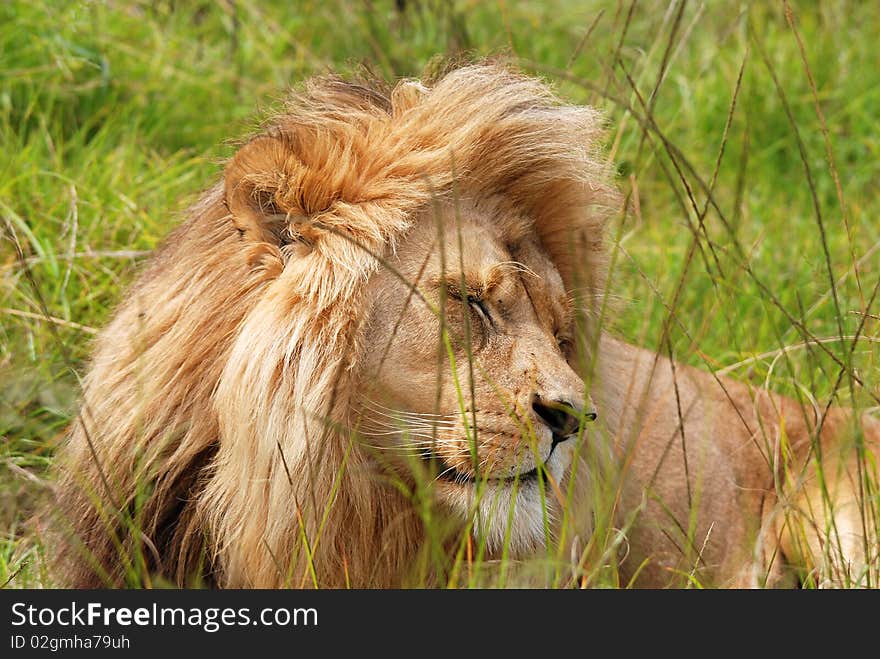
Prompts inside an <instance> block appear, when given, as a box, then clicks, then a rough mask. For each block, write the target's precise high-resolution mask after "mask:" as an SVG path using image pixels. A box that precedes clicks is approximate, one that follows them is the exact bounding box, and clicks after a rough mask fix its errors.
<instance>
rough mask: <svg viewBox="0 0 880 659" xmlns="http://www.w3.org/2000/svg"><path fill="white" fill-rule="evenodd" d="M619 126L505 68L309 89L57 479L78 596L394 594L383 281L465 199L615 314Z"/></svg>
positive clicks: (158, 277)
mask: <svg viewBox="0 0 880 659" xmlns="http://www.w3.org/2000/svg"><path fill="white" fill-rule="evenodd" d="M601 123H602V122H601V117H600V115H599V114H598V113H597V112H596V111H595V110H592V109H590V108H587V107H575V106H570V105H565V104H563V103H561V102H560V101H559V99H558V98H557V97H556V96H554V95H553V93H552V92H551V91H550V90H549V89H548V88H547V87H546V86H545V85H543V84H541V83H540V82H538V81H536V80H535V79H533V78H529V77H525V76H522V75H519V74H517V73H514V72H512V71H510V70H509V69H507V68H505V67H503V66H501V65H498V64H480V65H471V66H465V67H462V68H458V69H455V70H452V71H450V72H449V73H447V74H446V75H444V76H443V77H442V78H440V79H439V80H438V81H437V82H436V83H435V84H432V85H430V86H427V85H423V84H422V83H420V82H418V81H403V82H400V83H399V84H397V85H396V86H395V87H394V88H393V91H391V92H390V94H387V93H385V92H384V91H383V85H381V84H378V83H349V82H344V81H343V80H341V79H339V78H336V77H326V78H319V79H315V80H312V81H309V82H308V83H307V84H306V86H305V89H304V90H303V91H302V92H301V93H296V94H294V95H293V96H292V97H291V98H290V100H289V101H288V103H287V105H286V109H285V111H284V112H283V113H281V114H280V115H279V116H277V117H276V118H275V119H274V120H273V121H272V122H271V123H270V125H269V126H268V128H267V129H266V130H265V131H264V132H263V133H261V134H260V135H258V136H256V137H254V138H253V139H251V140H250V141H249V142H247V143H246V144H244V145H243V146H242V147H241V148H240V150H239V151H238V152H237V153H236V154H235V156H234V157H233V158H232V159H231V161H230V162H229V163H228V165H227V167H226V170H225V175H224V182H223V184H221V185H218V186H215V187H214V188H212V189H211V190H209V191H208V192H207V193H206V195H205V196H204V198H203V199H202V200H201V201H200V202H198V203H197V204H196V205H195V206H194V207H193V208H192V209H191V211H190V213H189V217H188V219H187V220H186V221H185V222H184V224H183V225H182V226H180V227H179V228H178V229H177V230H176V231H174V232H173V233H172V234H171V235H170V237H169V238H168V239H167V240H166V242H165V244H164V246H163V247H162V249H161V250H160V251H159V252H158V253H157V255H156V256H155V257H154V258H153V259H152V261H151V263H150V265H149V267H148V268H147V269H146V271H145V272H144V274H143V275H142V276H141V278H140V279H139V281H138V282H137V283H136V284H135V286H134V287H133V289H132V291H131V292H130V294H129V295H128V296H127V298H126V299H125V301H124V302H123V303H122V304H121V305H120V307H119V309H118V310H117V311H116V313H115V315H114V317H113V319H112V321H111V322H110V323H109V324H108V326H107V327H106V328H105V329H104V330H103V331H102V333H101V335H100V336H99V338H98V340H97V344H96V346H95V352H94V357H93V361H92V364H91V366H90V369H89V372H88V374H87V376H86V377H85V380H84V393H83V404H82V412H81V414H80V416H79V417H78V419H77V421H76V422H75V423H74V424H73V427H72V429H71V435H70V439H69V442H68V444H67V446H66V447H65V449H64V451H63V454H62V456H61V459H60V460H59V467H58V469H59V478H60V485H59V496H58V505H59V507H60V515H59V519H60V522H59V528H61V529H62V531H63V532H62V536H61V537H62V539H61V541H60V542H59V544H60V546H61V552H60V557H59V560H60V566H59V570H58V574H59V575H61V576H63V578H64V579H65V580H66V581H67V582H68V584H67V585H73V586H102V585H123V584H129V585H140V584H143V583H145V582H148V581H149V579H151V578H155V577H156V576H158V577H160V578H162V579H165V580H167V581H170V582H172V583H175V584H178V585H181V586H183V585H191V584H193V583H198V582H200V581H199V580H201V582H202V583H213V584H217V585H221V586H232V587H241V586H249V587H273V586H285V585H301V584H303V583H305V584H312V585H321V586H336V585H342V584H344V583H345V582H346V580H348V581H349V582H350V583H351V584H352V585H356V586H377V585H378V586H381V585H391V584H396V583H399V582H400V578H401V575H400V572H401V569H402V566H403V565H404V564H405V562H406V560H407V557H408V556H411V555H412V553H413V545H414V544H416V543H417V542H418V538H419V537H420V536H419V531H418V528H417V523H416V522H415V521H413V519H410V518H411V517H413V516H412V515H411V514H410V513H408V512H407V506H406V505H405V502H403V501H402V498H401V497H395V496H393V495H391V494H388V488H387V487H382V486H381V484H380V483H378V482H377V480H376V479H375V478H374V477H371V476H369V475H368V474H369V473H370V468H369V456H368V455H366V454H365V453H363V452H362V450H361V449H360V448H359V447H358V446H357V444H356V443H355V442H352V441H351V440H350V437H349V434H350V433H349V430H350V425H351V422H352V421H353V420H352V419H351V418H350V410H351V408H352V396H353V395H354V392H355V391H356V389H357V378H358V364H359V363H360V361H361V356H362V355H363V353H364V351H365V350H368V349H369V346H366V345H364V341H363V336H362V334H363V332H362V330H363V327H362V325H363V323H362V321H363V309H364V306H365V298H364V295H365V294H364V289H365V286H366V283H367V281H368V280H369V278H370V276H371V275H372V274H373V273H374V272H375V271H376V270H377V268H379V267H380V262H381V259H382V258H383V256H384V255H387V254H389V253H391V252H392V251H393V250H394V248H395V244H396V243H397V241H398V240H399V239H401V238H402V237H403V236H404V235H405V234H406V233H407V231H408V229H409V228H410V227H411V223H412V218H413V216H414V214H415V213H416V212H417V211H418V210H420V209H423V208H425V207H427V206H429V205H430V204H431V203H432V202H433V201H434V200H436V199H437V198H438V197H439V198H444V197H447V198H449V197H451V196H452V195H454V194H457V191H459V190H464V191H468V192H469V193H470V194H475V195H479V196H481V197H492V198H495V199H496V200H497V203H498V204H500V207H501V208H502V209H503V208H510V210H511V211H512V212H515V213H517V214H519V215H521V216H525V217H528V218H531V219H532V221H533V222H534V230H535V231H536V232H537V234H538V236H539V237H540V240H541V242H542V244H543V246H544V247H545V249H546V250H547V251H548V253H549V254H550V255H551V257H552V259H553V260H554V261H555V263H556V264H557V266H558V268H559V271H560V274H561V275H562V277H563V280H564V282H565V285H566V287H567V288H569V289H573V288H578V289H581V290H585V291H586V295H585V296H584V297H585V299H587V300H593V299H595V298H597V297H598V295H599V293H600V292H601V290H602V286H603V283H604V269H605V265H604V257H605V251H604V246H603V228H604V226H603V225H604V223H605V220H606V218H607V215H608V211H609V210H610V209H613V208H616V207H617V205H618V200H617V197H616V193H615V191H614V189H613V187H612V185H611V184H610V169H609V166H608V165H607V163H605V161H604V160H603V158H602V156H601V155H600V152H599V144H600V138H601ZM575 264H577V268H575ZM585 272H586V273H587V278H588V279H589V281H579V280H578V279H577V277H578V276H579V274H580V275H582V274H583V273H585ZM303 538H305V539H306V540H307V541H306V542H304V541H303ZM306 565H308V566H309V567H308V569H306V567H305V566H306Z"/></svg>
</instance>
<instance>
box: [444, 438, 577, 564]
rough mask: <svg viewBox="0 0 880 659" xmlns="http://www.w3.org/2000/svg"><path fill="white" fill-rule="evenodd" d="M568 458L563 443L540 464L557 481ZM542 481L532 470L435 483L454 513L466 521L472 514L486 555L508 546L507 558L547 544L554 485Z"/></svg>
mask: <svg viewBox="0 0 880 659" xmlns="http://www.w3.org/2000/svg"><path fill="white" fill-rule="evenodd" d="M571 458H572V448H571V447H570V446H568V445H567V444H561V445H558V446H557V447H556V449H555V450H554V451H553V453H552V455H551V456H550V458H549V459H548V460H547V462H546V463H545V464H544V467H545V469H546V473H547V474H548V475H549V476H550V478H552V480H553V481H555V482H556V483H557V484H558V483H560V482H561V480H562V478H563V476H564V475H565V473H566V471H567V470H568V467H569V465H570V464H571ZM541 480H542V479H541V478H540V477H538V476H537V475H535V476H532V477H530V478H527V479H524V480H490V481H485V482H482V483H476V482H466V483H452V482H443V483H438V489H437V494H438V498H439V499H440V501H441V503H443V504H444V505H445V506H446V507H448V508H450V509H451V510H452V511H453V513H454V514H455V515H456V516H460V517H461V518H462V519H463V520H465V521H467V520H469V519H470V518H473V529H474V535H475V536H476V537H477V538H478V539H479V540H480V541H482V542H484V543H485V546H486V551H487V553H488V554H489V556H490V557H492V556H498V555H500V554H502V552H503V551H504V549H505V548H506V550H507V552H506V553H507V554H508V555H509V556H510V557H512V558H522V557H526V556H529V555H531V554H533V553H535V552H537V551H539V550H541V549H543V548H544V547H545V546H546V543H547V540H548V538H547V527H548V526H549V527H550V529H552V527H553V522H554V520H555V515H556V510H557V509H558V503H557V501H556V499H557V496H556V494H555V488H554V486H553V485H552V484H551V483H550V482H549V480H548V479H547V478H546V477H544V478H543V483H542V482H541ZM542 490H543V492H542ZM545 520H546V522H547V524H545Z"/></svg>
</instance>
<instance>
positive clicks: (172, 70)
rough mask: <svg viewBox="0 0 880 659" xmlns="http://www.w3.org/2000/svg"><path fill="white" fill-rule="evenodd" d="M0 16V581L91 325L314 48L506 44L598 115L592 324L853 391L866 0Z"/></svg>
mask: <svg viewBox="0 0 880 659" xmlns="http://www.w3.org/2000/svg"><path fill="white" fill-rule="evenodd" d="M0 23H2V24H3V25H4V26H6V29H4V30H2V31H0V152H2V153H3V154H4V157H3V158H2V159H0V216H2V227H3V234H4V238H3V241H2V242H0V436H2V445H0V535H2V538H0V584H4V583H7V582H9V583H12V584H14V585H19V586H28V585H34V584H38V583H42V582H43V581H44V579H45V575H43V574H42V573H41V567H40V565H41V562H40V560H39V552H40V548H39V547H35V546H33V545H31V544H29V543H28V542H26V541H25V540H23V539H22V538H23V536H24V532H23V529H24V522H25V520H26V519H27V518H28V517H29V514H30V513H31V511H32V510H33V508H34V506H35V503H36V501H37V500H38V499H39V498H40V497H41V496H42V494H41V493H42V492H43V491H44V490H45V488H46V487H48V484H47V483H46V482H45V480H44V476H45V474H46V470H47V468H48V466H49V465H50V464H51V461H52V454H53V450H54V447H55V446H56V445H57V443H58V441H59V440H60V439H61V437H62V436H63V433H64V431H65V428H66V426H67V425H68V423H69V422H70V420H71V418H72V415H73V414H75V411H76V400H77V393H78V380H77V378H78V375H79V374H80V373H81V372H82V370H83V368H84V364H85V359H86V358H87V355H88V352H89V345H90V341H89V340H90V338H91V336H92V335H93V333H94V331H95V329H96V328H99V327H100V326H101V325H102V323H103V322H104V321H105V320H106V319H107V317H108V315H109V314H110V312H111V310H112V308H113V306H114V304H115V303H116V302H117V301H118V300H119V299H120V297H121V296H122V294H123V291H124V288H125V286H126V284H127V283H128V282H130V281H131V279H132V277H133V275H134V273H135V272H136V271H137V266H138V264H139V263H140V262H142V260H143V258H144V256H145V255H146V254H147V253H148V251H149V250H151V249H152V248H153V247H155V246H156V244H157V242H158V241H159V240H160V239H161V237H162V236H163V235H164V234H165V233H166V232H167V231H168V229H169V228H170V227H171V226H173V225H174V224H175V222H176V221H177V218H178V217H179V214H180V212H181V211H182V210H183V209H184V208H185V207H186V204H187V203H188V201H189V200H192V199H193V198H194V197H195V195H197V194H198V192H199V191H200V190H201V189H203V188H204V187H205V186H206V185H207V184H208V183H209V182H210V181H212V180H214V179H216V177H217V175H218V172H219V164H220V163H221V162H222V159H223V158H224V157H226V156H228V155H229V153H230V152H231V146H230V144H229V142H228V140H229V138H230V137H231V136H241V135H243V134H246V133H247V132H248V131H249V130H250V129H252V128H253V127H254V126H255V125H256V124H257V122H258V120H259V118H260V113H259V112H256V111H255V109H257V108H262V109H263V110H266V109H271V108H272V107H274V106H276V104H277V100H278V99H280V98H281V97H282V96H283V93H284V90H285V89H286V88H287V87H288V86H289V85H291V84H295V83H297V82H298V81H300V80H302V79H303V78H305V77H306V76H309V75H311V74H314V73H318V72H324V71H326V70H328V69H334V70H343V71H347V70H351V69H353V68H356V67H359V66H367V67H368V68H371V69H373V70H375V71H377V72H378V73H381V74H383V75H385V76H388V77H395V76H413V75H418V74H419V73H421V72H422V71H423V70H424V68H425V67H426V66H428V67H430V66H431V65H432V62H436V60H435V57H436V56H437V55H438V54H439V55H446V56H453V57H455V56H459V55H462V54H464V53H469V54H495V53H506V54H507V56H508V57H510V58H511V59H513V60H515V61H517V62H518V63H519V65H520V66H521V67H523V68H524V69H525V70H527V71H531V72H534V73H536V74H538V75H542V76H544V77H546V78H548V79H549V80H551V81H553V82H554V83H555V84H556V86H557V88H558V91H559V93H560V94H561V95H563V96H564V97H566V98H567V99H570V100H572V101H574V102H578V103H589V104H593V105H597V106H599V107H601V108H603V109H604V110H606V112H607V114H608V118H609V120H608V121H609V147H610V155H611V157H613V159H614V160H615V161H616V162H617V163H618V173H619V184H620V186H621V188H622V189H623V191H624V193H625V194H626V195H627V198H628V200H629V203H630V206H629V207H630V212H629V213H628V214H627V215H626V216H625V217H622V218H619V219H618V220H617V222H616V224H615V226H613V227H612V229H611V235H612V236H613V238H614V242H615V251H614V257H613V258H614V261H613V263H614V268H613V270H612V277H611V280H610V282H609V285H610V289H611V292H612V294H613V296H614V297H615V298H616V304H615V305H614V307H615V312H614V318H613V320H611V321H609V322H610V323H611V324H612V325H613V326H614V328H615V330H616V331H617V332H619V333H620V334H622V335H623V336H625V337H626V338H628V339H629V340H630V341H631V342H633V343H636V344H639V345H644V346H646V347H650V348H652V349H655V350H658V351H660V352H663V353H665V354H668V355H670V356H672V357H674V358H676V359H678V360H680V361H682V362H685V363H688V364H691V365H694V366H697V367H700V368H703V369H712V370H716V369H722V370H724V371H725V372H727V373H729V374H730V375H732V376H733V377H736V378H740V379H745V380H749V381H751V382H754V383H756V384H761V385H765V386H768V387H770V388H772V389H774V390H776V391H780V392H782V393H786V394H789V395H793V396H797V397H800V398H802V399H803V398H808V399H811V400H813V399H814V400H816V401H818V402H819V403H820V404H822V405H824V404H825V403H826V402H828V401H833V402H834V403H835V404H841V405H847V406H854V407H857V408H860V409H866V410H868V411H869V412H876V411H877V405H878V402H877V401H878V394H880V391H878V388H877V383H878V377H877V376H878V364H877V358H878V355H880V353H878V350H877V348H876V342H877V336H878V320H880V317H878V316H880V314H878V311H877V308H876V306H872V303H873V302H874V300H875V294H876V291H877V287H878V285H880V272H878V267H877V265H878V263H880V255H878V250H880V222H878V217H880V190H878V183H877V182H878V181H880V139H878V132H877V130H876V119H877V112H876V109H877V108H878V107H880V70H878V68H877V66H876V45H875V43H874V41H875V35H876V34H878V33H880V12H878V11H877V10H876V9H875V8H874V7H873V5H872V3H862V2H840V3H798V4H797V5H795V4H794V3H791V5H789V3H781V4H777V3H754V4H737V3H696V2H684V1H675V0H672V1H661V0H646V1H643V2H632V3H631V2H598V1H597V2H586V3H585V2H574V1H570V0H553V1H550V2H543V3H525V2H522V3H520V2H501V1H500V0H499V1H498V2H451V3H447V2H439V1H430V0H423V1H417V0H413V1H410V2H405V3H395V2H390V1H389V2H384V1H375V2H363V3H361V2H354V1H353V0H351V1H342V0H339V1H330V2H326V1H322V2H308V1H305V0H302V1H300V2H297V3H293V5H291V3H286V2H259V3H258V2H252V1H250V0H228V1H226V2H218V3H201V2H163V1H161V0H154V1H150V2H148V1H146V0H144V1H141V2H136V1H131V2H113V3H93V2H70V3H56V2H49V1H46V2H42V1H36V2H34V1H28V2H25V1H20V0H12V1H11V2H7V3H3V4H2V5H0ZM16 245H17V247H18V248H20V250H21V256H23V258H24V262H25V263H26V265H27V267H26V268H25V267H23V265H22V263H21V259H20V258H19V254H18V253H17V247H16ZM855 337H858V339H860V340H856V338H855ZM465 389H466V386H465ZM464 395H467V392H466V391H465V392H464ZM594 487H596V488H598V489H601V488H602V487H603V486H602V484H601V483H597V484H595V485H594ZM596 495H597V496H605V497H607V496H608V495H609V493H608V492H600V491H597V492H596ZM704 496H705V493H704ZM596 528H597V532H596V535H595V537H594V538H591V539H583V540H584V542H585V543H586V549H585V552H584V559H583V561H584V563H587V564H589V565H592V566H599V567H597V568H595V571H594V572H592V573H588V572H584V573H583V574H582V575H581V576H584V574H586V575H587V576H589V577H590V579H592V582H595V583H603V584H616V582H615V580H614V577H613V575H610V576H609V575H603V574H601V572H602V566H604V565H612V564H613V561H612V560H611V559H610V558H609V557H610V556H611V555H612V554H613V553H614V552H615V551H616V550H617V548H618V546H619V544H620V542H621V539H620V537H619V534H618V533H617V531H616V529H615V528H614V525H613V524H612V522H611V521H610V520H602V519H597V520H596ZM478 554H479V547H472V546H470V545H469V544H468V542H467V540H466V539H463V540H462V543H461V545H460V547H459V549H458V556H459V557H460V558H461V560H462V561H463V563H462V565H464V566H466V569H467V570H470V571H469V572H467V575H468V576H467V579H466V580H465V578H464V577H463V576H461V574H462V573H461V572H460V569H459V568H453V574H454V581H455V583H458V584H461V583H471V584H478V583H481V581H480V578H479V575H478V574H477V575H476V576H475V573H474V568H473V565H474V564H475V561H474V556H477V555H478ZM477 563H478V561H477ZM426 569H427V568H426ZM462 569H464V568H462ZM456 570H459V572H456ZM611 570H612V572H613V565H612V568H611ZM450 578H452V577H450ZM503 579H504V577H502V583H503ZM567 579H568V576H567V575H566V576H565V577H564V578H563V576H562V575H560V574H559V573H557V574H556V575H555V576H553V577H552V578H551V579H550V581H551V583H552V584H553V585H566V583H567ZM588 581H589V580H588ZM592 582H591V583H592ZM620 585H626V584H620Z"/></svg>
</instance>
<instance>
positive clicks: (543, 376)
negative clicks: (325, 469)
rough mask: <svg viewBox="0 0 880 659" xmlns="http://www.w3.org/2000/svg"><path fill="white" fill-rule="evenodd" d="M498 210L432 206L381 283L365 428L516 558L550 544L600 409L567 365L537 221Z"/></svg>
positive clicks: (563, 305)
mask: <svg viewBox="0 0 880 659" xmlns="http://www.w3.org/2000/svg"><path fill="white" fill-rule="evenodd" d="M500 215H501V213H500V212H499V211H498V210H497V209H496V208H495V207H494V206H493V205H492V204H490V203H487V202H484V203H481V204H479V205H477V204H474V203H472V202H464V201H459V202H458V203H457V204H456V206H455V207H453V206H452V205H446V206H445V207H442V208H439V209H431V210H429V211H425V212H424V213H423V214H422V215H421V217H420V218H419V219H418V220H417V222H416V224H415V227H414V228H413V230H412V231H411V232H410V233H408V234H407V236H406V238H405V239H404V240H403V241H402V242H401V243H400V244H399V245H398V247H397V249H396V250H395V252H394V254H393V256H392V257H391V258H390V259H389V260H388V261H387V262H386V263H385V264H384V265H383V267H382V268H381V270H380V272H379V273H377V274H376V275H375V276H374V277H373V279H372V281H371V282H370V288H371V291H372V310H371V313H370V319H369V324H368V329H367V343H366V345H368V346H370V350H369V357H368V358H367V363H366V364H365V370H364V372H363V375H364V378H363V386H362V388H361V391H362V401H361V405H362V408H363V416H362V420H361V422H360V428H359V432H360V434H361V435H362V437H363V438H364V441H365V442H366V443H367V444H368V445H371V446H376V447H378V448H380V449H383V450H382V451H380V452H379V454H381V455H382V456H385V457H387V456H389V455H391V456H393V459H392V461H391V462H392V464H395V465H397V466H399V467H403V468H404V469H408V470H410V473H412V472H413V471H416V472H420V473H421V474H422V476H424V475H425V474H427V475H428V476H429V478H431V479H433V491H434V495H435V497H436V499H437V500H438V501H439V502H440V503H441V504H442V505H443V506H444V507H446V508H447V509H449V510H452V511H453V512H454V513H455V514H456V515H458V516H460V517H461V518H464V519H469V518H470V517H471V516H475V529H476V532H477V533H478V534H479V535H481V536H482V537H483V538H484V539H485V540H486V542H487V545H488V548H489V550H490V551H492V550H497V549H499V548H500V547H501V546H502V544H503V543H505V542H509V548H510V549H511V550H512V551H514V552H516V553H521V552H527V551H530V550H532V549H534V548H535V547H536V546H539V545H540V544H541V543H542V542H543V541H544V530H543V529H544V524H543V520H544V510H543V507H544V506H550V507H551V508H552V507H553V506H554V505H555V504H554V499H555V498H556V495H555V494H554V492H556V493H558V492H559V488H558V487H557V486H558V483H559V482H560V481H561V479H562V478H563V476H564V475H565V473H566V470H567V469H568V468H569V466H570V464H571V462H572V455H573V452H574V449H575V446H576V444H578V442H579V441H581V440H582V439H583V433H582V430H583V425H584V423H585V421H588V420H591V419H592V418H594V417H595V413H594V412H593V410H592V406H591V404H590V402H589V397H588V396H587V394H586V391H585V385H584V382H583V380H582V379H581V378H580V377H579V376H578V375H577V374H576V373H575V372H574V370H573V369H572V368H571V366H570V365H569V363H568V358H569V357H570V355H569V354H568V353H569V352H570V351H571V349H572V348H571V346H572V344H573V341H574V335H575V327H574V325H575V322H574V309H573V307H572V303H571V301H570V299H569V297H568V296H567V294H566V291H565V289H564V287H563V283H562V279H561V278H560V275H559V273H558V272H557V269H556V268H555V267H554V265H553V263H552V262H551V260H550V258H549V257H548V256H547V255H546V253H545V252H544V250H543V249H542V248H541V246H540V244H539V242H538V239H537V236H536V235H535V234H534V232H533V231H532V230H531V227H530V226H529V223H528V222H527V221H526V220H525V219H524V218H521V217H502V216H500ZM444 331H445V333H446V337H447V338H446V339H445V340H444V337H443V333H444ZM426 468H427V471H426ZM542 490H543V492H542ZM542 501H543V502H544V503H542ZM508 539H509V540H508Z"/></svg>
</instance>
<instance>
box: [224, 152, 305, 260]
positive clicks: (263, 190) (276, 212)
mask: <svg viewBox="0 0 880 659" xmlns="http://www.w3.org/2000/svg"><path fill="white" fill-rule="evenodd" d="M291 167H294V168H295V167H296V159H295V158H293V157H292V154H291V150H290V149H289V148H288V147H287V145H286V144H285V140H283V139H282V138H276V137H271V136H261V137H257V138H256V139H254V140H251V141H250V142H248V143H247V144H245V145H244V146H243V147H242V148H241V149H239V151H238V153H236V154H235V156H234V157H233V158H232V160H231V161H230V162H229V163H228V164H227V165H226V172H225V174H224V187H225V192H226V204H227V206H228V207H229V212H230V214H231V216H232V223H233V224H234V225H235V227H236V228H237V229H238V230H239V231H240V232H241V233H242V235H243V236H244V237H245V238H246V239H248V240H253V241H259V242H267V243H271V244H274V245H277V246H281V245H283V244H284V243H285V242H286V239H287V234H288V231H289V227H290V226H291V223H292V222H295V221H296V219H297V218H298V217H299V216H301V215H302V209H300V208H298V207H297V205H296V204H295V203H294V204H291V203H290V202H291V199H290V195H289V194H286V193H287V192H288V188H289V186H290V178H291V174H292V172H291V171H289V170H290V168H291Z"/></svg>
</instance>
